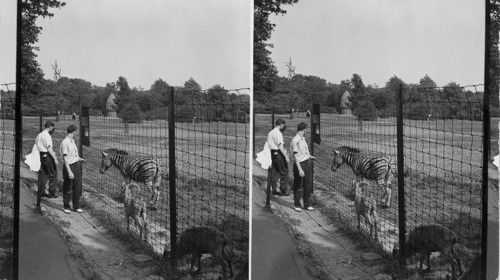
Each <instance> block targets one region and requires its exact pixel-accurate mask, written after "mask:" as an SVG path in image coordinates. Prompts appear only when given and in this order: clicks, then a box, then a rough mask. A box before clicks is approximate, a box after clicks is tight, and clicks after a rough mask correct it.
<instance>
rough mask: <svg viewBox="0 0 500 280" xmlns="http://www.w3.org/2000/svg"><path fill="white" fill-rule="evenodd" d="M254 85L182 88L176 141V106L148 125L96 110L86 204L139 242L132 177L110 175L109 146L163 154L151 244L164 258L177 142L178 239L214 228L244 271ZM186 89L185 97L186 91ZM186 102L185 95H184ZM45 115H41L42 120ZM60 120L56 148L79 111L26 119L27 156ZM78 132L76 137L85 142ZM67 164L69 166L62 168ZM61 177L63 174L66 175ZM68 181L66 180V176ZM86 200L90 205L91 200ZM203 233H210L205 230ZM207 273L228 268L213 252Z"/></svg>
mask: <svg viewBox="0 0 500 280" xmlns="http://www.w3.org/2000/svg"><path fill="white" fill-rule="evenodd" d="M249 94H250V92H249V89H240V90H223V91H214V90H208V91H199V92H185V91H184V92H182V93H177V92H176V93H175V94H174V96H175V97H174V100H175V102H176V103H180V104H177V105H176V106H175V112H174V114H175V124H174V125H175V141H174V143H171V142H169V122H168V108H167V107H165V110H164V112H157V113H156V114H155V115H154V116H151V115H150V116H148V118H147V120H146V121H143V122H140V123H124V122H123V121H122V119H121V118H119V117H105V116H90V120H89V127H90V129H89V135H90V147H86V146H83V150H82V155H81V156H82V158H84V159H85V163H84V164H83V173H82V174H83V193H84V198H85V201H84V203H85V204H87V205H90V206H91V207H92V208H93V212H92V213H93V214H96V215H98V216H99V217H100V218H103V219H104V220H105V221H106V222H108V223H109V224H110V226H111V227H112V228H114V229H115V230H117V231H119V232H120V233H123V234H124V235H125V236H127V237H130V239H132V240H134V242H137V243H138V244H143V245H144V244H145V243H144V241H140V238H139V232H138V230H135V229H134V226H133V223H131V233H130V234H129V233H127V231H126V220H125V216H124V207H123V200H122V198H121V197H120V190H121V187H122V183H123V182H124V181H125V180H124V178H123V176H122V175H121V174H120V171H119V170H118V169H117V168H115V167H110V168H109V169H108V170H107V171H106V172H105V173H104V174H100V172H99V168H100V166H101V161H102V152H103V151H105V150H106V149H110V148H114V149H120V150H124V151H126V152H128V153H129V155H131V156H133V157H135V158H152V159H155V160H156V161H157V162H158V163H159V165H160V168H161V170H162V181H161V186H160V195H159V202H158V208H157V210H155V211H152V210H148V211H147V222H148V231H149V234H148V240H147V245H148V246H147V247H149V248H150V249H151V250H152V251H154V252H155V253H156V254H157V255H158V256H161V255H162V254H163V253H164V251H170V247H171V244H170V241H171V238H172V234H173V233H171V232H170V228H171V215H170V204H171V197H170V192H169V171H170V167H169V147H170V146H171V145H174V148H175V158H176V159H175V168H176V173H177V176H176V198H177V199H176V200H177V203H176V209H177V211H176V212H177V213H176V215H177V229H178V230H177V232H176V233H175V234H176V235H177V240H179V236H180V235H181V234H182V232H183V231H184V230H186V229H188V228H192V227H200V226H210V227H213V228H215V229H217V230H218V231H220V232H222V233H223V234H224V235H225V236H226V237H227V240H228V246H227V247H226V252H227V254H228V255H229V257H230V258H231V260H232V266H233V269H234V272H235V273H237V272H238V271H239V270H241V269H242V267H243V266H244V264H245V263H246V262H247V261H248V247H249V243H248V242H249V241H248V238H249V236H248V231H249V211H248V209H249V203H248V193H249V192H248V185H249V179H248V176H249V175H248V160H249V157H248V156H249V133H250V131H249V118H248V114H249V108H250V95H249ZM181 95H182V96H181ZM186 96H189V97H190V98H183V99H182V100H183V101H179V100H177V98H179V99H180V97H186ZM40 119H41V121H40ZM47 120H52V121H54V122H55V123H56V131H55V132H54V134H53V135H52V138H53V142H54V147H55V148H56V152H57V153H58V154H59V150H58V149H59V146H60V143H61V141H62V140H63V139H64V137H65V135H66V133H65V132H66V127H67V126H68V125H70V124H74V125H78V124H79V116H78V117H77V118H76V120H73V119H72V116H71V115H62V116H60V117H59V120H58V121H57V122H56V116H55V115H54V113H51V114H46V113H42V117H24V120H23V124H24V125H23V132H24V134H23V135H24V139H23V141H24V143H23V151H24V154H28V153H29V152H30V151H31V148H32V146H33V141H34V138H35V137H36V135H37V134H38V132H39V128H40V125H43V124H44V123H45V121H47ZM78 139H79V138H78V135H77V136H75V141H76V142H77V145H79V143H78ZM60 170H62V166H60ZM58 177H59V180H62V175H61V174H58ZM60 183H61V185H62V181H61V182H60ZM139 186H140V187H141V191H140V194H139V197H140V198H141V199H142V200H143V201H145V202H146V203H148V201H149V199H150V197H151V192H150V190H149V189H148V188H146V187H145V186H144V184H142V183H139ZM85 204H84V206H85ZM200 238H203V236H200ZM177 263H178V265H177V272H178V277H181V278H183V277H185V276H186V275H188V272H189V265H188V263H189V258H182V259H179V261H178V262H177ZM201 263H202V264H201V266H202V270H203V273H204V274H203V277H204V279H217V277H218V276H220V275H221V274H222V270H221V267H220V265H219V264H218V263H217V262H216V261H214V260H213V258H203V259H202V262H201Z"/></svg>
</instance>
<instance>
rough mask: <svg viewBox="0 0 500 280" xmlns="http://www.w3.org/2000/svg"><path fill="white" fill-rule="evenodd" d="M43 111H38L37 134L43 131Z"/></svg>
mask: <svg viewBox="0 0 500 280" xmlns="http://www.w3.org/2000/svg"><path fill="white" fill-rule="evenodd" d="M42 123H43V109H40V120H39V125H40V131H38V133H40V132H42V130H43V125H42Z"/></svg>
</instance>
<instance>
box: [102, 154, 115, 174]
mask: <svg viewBox="0 0 500 280" xmlns="http://www.w3.org/2000/svg"><path fill="white" fill-rule="evenodd" d="M112 164H113V163H112V162H111V158H110V157H109V153H107V152H102V161H101V168H99V172H100V173H101V174H104V172H106V170H108V168H110V167H111V165H112Z"/></svg>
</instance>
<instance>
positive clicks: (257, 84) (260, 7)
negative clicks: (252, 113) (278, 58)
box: [253, 0, 298, 101]
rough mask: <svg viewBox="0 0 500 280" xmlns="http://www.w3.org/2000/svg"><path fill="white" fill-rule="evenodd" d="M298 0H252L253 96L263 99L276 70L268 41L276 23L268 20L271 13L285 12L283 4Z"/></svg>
mask: <svg viewBox="0 0 500 280" xmlns="http://www.w3.org/2000/svg"><path fill="white" fill-rule="evenodd" d="M297 2H298V0H255V1H254V32H253V36H254V43H253V80H254V82H253V83H254V98H255V99H256V100H258V101H263V100H264V99H265V98H266V97H267V96H269V94H271V93H272V88H273V83H274V81H275V79H276V78H277V75H278V70H277V69H276V66H275V65H274V62H273V60H272V59H271V57H270V55H271V51H270V50H269V48H272V47H273V45H272V44H270V43H269V42H268V41H269V39H271V34H272V32H273V31H274V28H275V26H276V24H274V23H272V22H271V21H270V20H269V16H270V15H272V14H275V15H279V14H281V15H283V14H285V13H286V10H284V8H283V6H285V5H292V4H295V3H297Z"/></svg>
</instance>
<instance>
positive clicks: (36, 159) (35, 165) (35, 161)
mask: <svg viewBox="0 0 500 280" xmlns="http://www.w3.org/2000/svg"><path fill="white" fill-rule="evenodd" d="M24 162H25V163H26V164H27V165H28V166H29V167H30V170H31V171H35V172H38V170H40V153H39V152H38V149H37V148H36V144H35V145H33V149H31V154H29V155H27V156H26V159H25V160H24Z"/></svg>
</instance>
